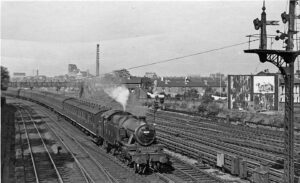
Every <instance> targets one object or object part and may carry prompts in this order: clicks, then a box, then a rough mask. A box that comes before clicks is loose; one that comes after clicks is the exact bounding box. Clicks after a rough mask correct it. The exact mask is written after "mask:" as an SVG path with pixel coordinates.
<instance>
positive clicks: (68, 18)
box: [1, 0, 299, 76]
mask: <svg viewBox="0 0 300 183" xmlns="http://www.w3.org/2000/svg"><path fill="white" fill-rule="evenodd" d="M262 4H263V2H262V1H260V0H255V1H190V2H184V1H148V2H147V1H132V2H125V1H60V2H58V1H30V2H25V1H15V2H14V1H1V65H3V66H5V67H7V68H8V70H9V72H10V73H11V74H12V73H13V72H25V73H26V75H33V71H34V70H36V69H38V70H39V74H41V75H47V76H54V75H63V74H66V73H67V68H68V64H71V63H72V64H76V65H77V66H78V67H79V68H80V69H81V70H83V71H86V70H89V72H90V73H92V74H95V71H96V68H95V66H96V44H100V74H104V73H107V72H111V71H112V70H118V69H123V68H125V69H126V68H131V67H135V66H139V65H144V64H149V63H153V62H158V61H163V60H167V59H172V58H176V57H182V56H185V55H191V54H195V53H201V52H205V51H208V50H212V49H217V48H221V47H224V46H228V45H234V44H239V43H243V42H247V41H248V38H247V37H245V36H246V35H250V34H257V33H259V31H257V30H255V29H254V26H253V20H254V19H255V18H260V14H261V12H262V10H261V8H262ZM286 5H287V1H286V0H273V1H270V0H266V13H267V19H268V20H280V25H279V26H268V33H269V34H276V30H277V29H279V30H281V31H283V30H284V25H283V23H282V22H281V17H280V14H281V13H282V12H284V11H287V6H286ZM297 8H298V9H299V6H297ZM273 46H274V47H276V46H277V47H278V48H280V49H282V42H280V41H278V42H274V44H273ZM251 48H258V44H257V43H253V44H251ZM245 49H248V44H243V45H240V46H236V47H231V48H228V49H224V50H218V51H213V52H208V53H203V54H198V55H194V56H190V57H186V58H182V59H177V60H176V61H172V62H166V63H162V64H156V65H152V66H147V67H141V68H137V69H132V70H130V73H131V74H132V75H138V76H143V75H144V74H145V72H155V73H157V75H159V76H187V75H201V76H206V75H209V74H210V73H217V72H221V73H224V74H251V73H257V72H259V71H261V70H264V69H269V70H271V71H274V72H276V71H277V69H276V67H275V66H273V65H272V64H270V63H264V64H263V63H260V62H259V59H258V56H257V55H255V54H245V53H244V52H243V50H245Z"/></svg>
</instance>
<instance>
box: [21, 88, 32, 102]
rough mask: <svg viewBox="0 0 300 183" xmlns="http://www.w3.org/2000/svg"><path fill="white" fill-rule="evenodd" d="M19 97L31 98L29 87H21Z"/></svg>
mask: <svg viewBox="0 0 300 183" xmlns="http://www.w3.org/2000/svg"><path fill="white" fill-rule="evenodd" d="M19 97H20V98H23V99H25V100H32V91H31V90H29V89H21V90H20V95H19Z"/></svg>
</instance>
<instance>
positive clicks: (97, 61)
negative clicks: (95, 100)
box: [96, 44, 100, 76]
mask: <svg viewBox="0 0 300 183" xmlns="http://www.w3.org/2000/svg"><path fill="white" fill-rule="evenodd" d="M99 58H100V55H99V44H97V56H96V76H99Z"/></svg>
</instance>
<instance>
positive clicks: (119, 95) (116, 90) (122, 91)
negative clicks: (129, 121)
mask: <svg viewBox="0 0 300 183" xmlns="http://www.w3.org/2000/svg"><path fill="white" fill-rule="evenodd" d="M104 91H105V93H107V94H108V95H109V96H110V97H111V98H113V99H115V100H116V101H117V102H119V103H120V104H121V105H122V106H123V110H124V111H125V110H126V105H127V100H128V97H129V90H128V89H127V88H126V87H125V86H123V85H121V86H115V87H111V88H105V89H104Z"/></svg>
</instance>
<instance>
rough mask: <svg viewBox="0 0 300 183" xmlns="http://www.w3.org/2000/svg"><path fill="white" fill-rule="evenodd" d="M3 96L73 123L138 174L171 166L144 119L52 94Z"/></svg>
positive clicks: (11, 91) (10, 93)
mask: <svg viewBox="0 0 300 183" xmlns="http://www.w3.org/2000/svg"><path fill="white" fill-rule="evenodd" d="M3 93H4V95H7V96H12V97H17V98H22V99H26V100H31V101H34V102H36V103H38V104H40V105H43V106H45V107H47V108H49V109H51V110H53V111H54V112H56V113H57V114H59V115H60V116H63V117H64V118H66V119H68V120H71V122H72V123H73V124H74V125H76V126H78V127H79V128H81V129H82V130H83V131H84V132H86V133H87V134H89V135H90V136H92V137H93V138H94V139H95V140H96V142H97V144H98V145H102V146H103V147H104V148H105V149H106V151H107V152H111V153H113V154H114V155H115V156H117V157H118V158H119V159H120V160H121V161H123V162H125V163H126V164H127V165H128V166H132V167H134V169H135V171H136V172H137V173H144V172H145V171H146V169H147V168H151V169H154V170H156V171H163V169H164V167H166V166H165V165H168V164H169V163H170V162H169V158H168V156H167V155H166V154H165V153H164V152H163V145H162V144H158V143H157V142H156V133H155V128H154V126H153V125H150V124H147V122H146V120H145V118H144V117H137V116H134V115H133V114H131V113H129V112H124V111H120V110H112V109H109V108H107V107H105V106H100V105H97V104H94V103H89V102H86V101H82V100H80V99H76V98H72V97H66V96H62V95H59V94H54V93H50V92H41V91H34V90H25V89H15V88H9V89H8V90H7V91H6V92H3Z"/></svg>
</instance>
